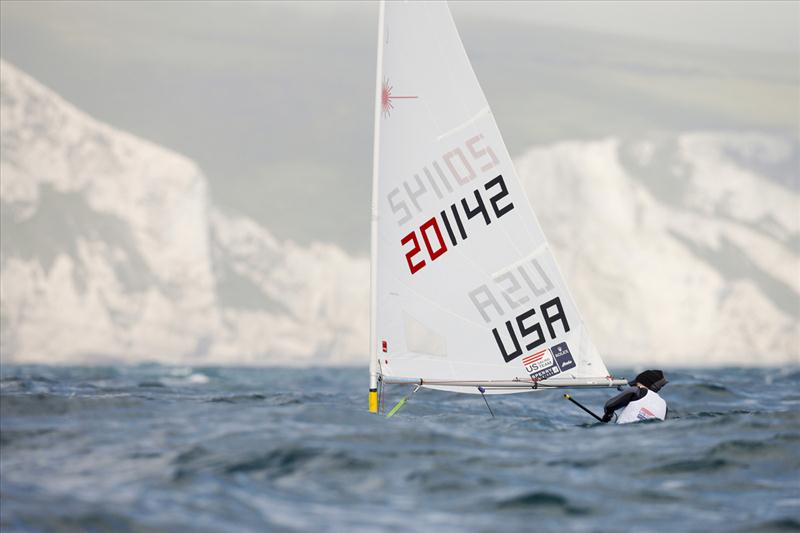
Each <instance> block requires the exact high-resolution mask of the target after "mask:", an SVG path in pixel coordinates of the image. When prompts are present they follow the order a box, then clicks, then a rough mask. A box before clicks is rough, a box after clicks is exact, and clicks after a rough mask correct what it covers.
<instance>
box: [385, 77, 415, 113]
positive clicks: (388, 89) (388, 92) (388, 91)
mask: <svg viewBox="0 0 800 533" xmlns="http://www.w3.org/2000/svg"><path fill="white" fill-rule="evenodd" d="M392 89H394V87H393V86H391V85H389V78H385V79H384V80H383V89H382V90H381V107H382V108H383V116H384V117H387V118H388V117H389V115H391V114H392V109H394V106H393V105H392V100H395V99H400V98H404V99H410V98H416V96H396V95H394V94H392Z"/></svg>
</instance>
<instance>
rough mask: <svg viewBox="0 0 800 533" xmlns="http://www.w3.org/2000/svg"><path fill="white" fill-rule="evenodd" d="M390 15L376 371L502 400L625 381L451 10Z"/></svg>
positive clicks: (377, 195) (376, 264) (397, 10)
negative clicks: (563, 260) (575, 289)
mask: <svg viewBox="0 0 800 533" xmlns="http://www.w3.org/2000/svg"><path fill="white" fill-rule="evenodd" d="M381 19H382V31H381V32H380V37H379V38H380V40H381V42H380V43H379V47H378V50H379V52H378V53H379V57H378V85H379V87H378V94H377V102H376V123H375V169H374V172H375V176H374V183H373V189H374V190H373V239H372V246H373V249H372V268H373V278H372V291H373V300H372V302H373V305H372V307H373V309H372V320H373V324H372V340H371V342H372V350H371V355H372V357H373V360H372V364H371V370H372V371H373V374H374V375H381V376H383V378H384V379H386V380H389V379H394V380H402V379H408V380H409V382H420V380H421V383H422V384H423V385H424V386H430V387H432V388H440V389H448V390H458V391H460V392H470V393H478V389H477V386H478V385H484V386H485V388H486V390H487V392H494V393H505V392H518V391H521V390H530V389H531V388H532V387H531V383H536V384H539V383H541V384H542V385H543V386H546V385H548V384H554V385H558V386H568V385H571V384H574V385H592V384H595V385H609V384H612V383H613V384H616V383H617V382H612V381H611V380H610V379H608V378H607V376H608V371H607V369H606V366H605V365H604V364H603V361H602V359H601V358H600V356H599V354H598V352H597V350H596V349H595V346H594V345H593V344H592V341H591V339H590V338H589V333H588V331H587V328H586V326H585V324H584V321H583V319H582V318H581V316H580V314H579V313H578V309H577V308H576V306H575V301H574V299H573V298H572V296H571V295H570V293H569V291H568V289H567V286H566V283H565V281H564V278H563V276H562V275H561V273H560V272H559V269H558V266H557V265H556V262H555V258H554V257H553V253H552V251H551V250H550V247H549V245H548V243H547V240H546V238H545V236H544V234H543V232H542V229H541V227H540V225H539V223H538V221H537V219H536V216H535V215H534V213H533V210H532V208H531V206H530V204H529V202H528V199H527V197H526V195H525V192H524V191H523V189H522V186H521V184H520V181H519V179H518V177H517V174H516V171H515V170H514V166H513V164H512V161H511V158H510V156H509V154H508V151H507V150H506V147H505V144H504V143H503V139H502V138H501V136H500V132H499V130H498V128H497V124H496V123H495V120H494V116H493V115H492V112H491V110H490V109H489V105H488V103H487V101H486V98H485V97H484V94H483V91H482V90H481V88H480V85H479V84H478V80H477V79H476V77H475V74H474V73H473V71H472V67H471V65H470V62H469V59H468V58H467V55H466V52H465V51H464V48H463V45H462V43H461V39H460V38H459V36H458V32H457V30H456V27H455V24H454V23H453V19H452V17H451V15H450V11H449V9H448V6H447V4H446V3H444V2H430V3H428V2H388V3H386V4H385V6H383V5H382V6H381ZM534 194H535V192H534ZM564 201H565V202H568V201H569V200H568V199H567V198H565V200H564ZM523 387H524V388H523ZM373 388H374V381H373Z"/></svg>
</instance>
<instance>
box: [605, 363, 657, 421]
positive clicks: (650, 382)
mask: <svg viewBox="0 0 800 533" xmlns="http://www.w3.org/2000/svg"><path fill="white" fill-rule="evenodd" d="M666 384H667V378H665V377H664V373H663V372H662V371H661V370H645V371H644V372H642V373H641V374H639V375H638V376H636V378H635V379H634V380H633V381H629V382H628V385H630V387H629V388H627V389H625V390H623V391H622V392H621V393H619V394H617V395H616V396H614V397H613V398H611V399H610V400H608V401H607V402H606V405H605V414H604V415H603V422H610V421H611V418H612V417H613V415H614V411H616V410H617V409H622V412H621V413H620V414H619V415H618V416H617V424H629V423H631V422H641V421H643V420H652V419H658V420H664V419H665V418H666V417H667V402H665V401H664V400H663V399H662V398H661V396H659V395H658V391H659V390H661V387H663V386H664V385H666ZM623 408H624V409H623Z"/></svg>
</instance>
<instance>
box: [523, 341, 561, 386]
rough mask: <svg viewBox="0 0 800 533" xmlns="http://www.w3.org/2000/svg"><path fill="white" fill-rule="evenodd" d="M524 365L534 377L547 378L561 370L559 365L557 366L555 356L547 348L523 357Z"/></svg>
mask: <svg viewBox="0 0 800 533" xmlns="http://www.w3.org/2000/svg"><path fill="white" fill-rule="evenodd" d="M522 366H524V367H525V371H526V372H527V373H528V374H530V376H531V378H533V379H547V378H549V377H551V376H555V375H556V374H558V373H559V372H561V371H560V370H559V369H558V367H557V366H555V362H554V361H553V356H552V354H551V353H550V350H548V349H547V348H545V349H544V350H541V351H539V352H536V353H535V354H531V355H528V356H526V357H523V358H522Z"/></svg>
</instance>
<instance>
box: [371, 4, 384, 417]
mask: <svg viewBox="0 0 800 533" xmlns="http://www.w3.org/2000/svg"><path fill="white" fill-rule="evenodd" d="M384 7H385V5H384V0H381V1H380V5H379V8H378V10H379V11H378V59H377V65H376V68H375V117H374V120H375V123H374V127H373V134H372V135H373V137H372V203H371V211H370V221H371V222H370V305H369V357H370V359H369V411H370V413H377V412H378V342H377V339H376V324H375V313H376V311H377V303H378V296H377V294H378V291H377V280H378V264H377V259H378V174H379V169H380V159H379V157H380V144H381V142H380V135H381V130H380V125H381V109H382V107H381V88H382V85H383V17H384Z"/></svg>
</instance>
